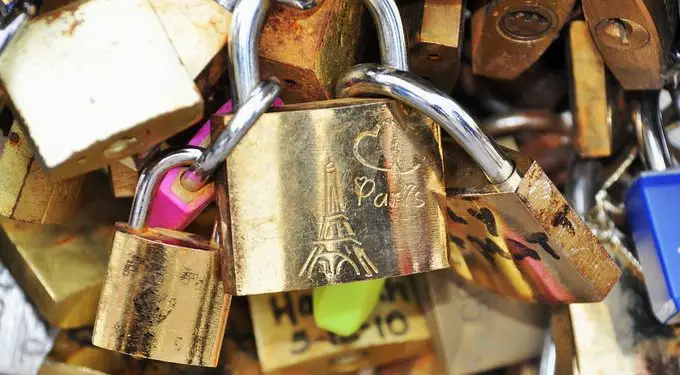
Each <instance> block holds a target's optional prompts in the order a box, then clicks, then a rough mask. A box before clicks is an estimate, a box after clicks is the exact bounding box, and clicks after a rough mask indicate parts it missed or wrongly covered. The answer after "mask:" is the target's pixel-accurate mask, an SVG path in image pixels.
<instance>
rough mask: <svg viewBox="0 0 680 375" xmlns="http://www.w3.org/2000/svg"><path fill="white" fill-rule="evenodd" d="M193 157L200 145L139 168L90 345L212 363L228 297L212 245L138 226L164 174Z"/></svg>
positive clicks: (119, 227)
mask: <svg viewBox="0 0 680 375" xmlns="http://www.w3.org/2000/svg"><path fill="white" fill-rule="evenodd" d="M200 156H201V151H200V150H199V149H195V148H185V149H181V150H178V151H175V152H171V153H168V154H167V155H166V156H164V157H163V158H162V159H160V160H159V161H158V162H157V163H151V164H150V165H149V166H147V167H146V168H145V170H144V171H142V173H141V175H140V176H141V177H140V181H139V184H138V188H137V195H136V196H135V199H134V201H133V205H132V212H131V214H130V220H129V223H128V224H125V223H118V224H117V231H116V233H115V235H114V239H113V248H112V251H111V258H110V260H109V267H108V271H107V273H106V279H105V281H104V287H103V288H102V294H101V298H100V301H99V309H98V311H97V318H96V321H95V325H94V333H93V339H92V343H93V344H94V345H96V346H99V347H102V348H105V349H109V350H115V351H119V352H122V353H125V354H129V355H133V356H137V357H143V358H150V359H156V360H161V361H166V362H174V363H184V364H191V365H196V366H211V367H215V366H216V365H217V359H218V356H219V351H220V348H221V345H222V338H223V335H224V328H225V323H226V315H227V313H228V311H229V303H230V300H231V297H230V296H228V295H226V294H224V291H223V289H222V283H221V281H220V280H219V276H220V275H219V263H220V262H219V259H218V251H217V250H216V249H215V248H213V247H212V245H211V244H209V243H208V242H207V241H205V240H203V239H201V238H199V237H197V236H193V235H190V234H187V233H182V232H178V231H174V230H170V229H163V228H147V227H145V226H144V225H145V222H146V219H147V216H148V212H147V211H148V207H149V204H150V202H151V199H152V196H153V194H154V191H155V190H156V189H157V187H158V184H159V183H160V180H161V179H162V177H163V176H164V175H165V173H167V171H168V170H170V169H171V168H175V167H178V166H187V165H189V164H191V163H193V162H195V161H196V160H197V159H198V158H199V157H200Z"/></svg>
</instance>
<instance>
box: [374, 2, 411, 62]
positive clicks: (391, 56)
mask: <svg viewBox="0 0 680 375" xmlns="http://www.w3.org/2000/svg"><path fill="white" fill-rule="evenodd" d="M364 4H365V5H366V7H367V8H368V11H369V12H370V13H371V17H372V18H373V22H374V23H375V28H376V30H377V31H378V42H379V43H378V44H379V45H380V60H381V62H382V64H383V65H386V66H389V67H392V68H395V69H399V70H404V71H409V70H410V69H409V64H408V48H407V45H406V32H405V31H404V23H403V22H402V20H401V13H400V12H399V7H398V6H397V3H396V2H395V1H394V0H364Z"/></svg>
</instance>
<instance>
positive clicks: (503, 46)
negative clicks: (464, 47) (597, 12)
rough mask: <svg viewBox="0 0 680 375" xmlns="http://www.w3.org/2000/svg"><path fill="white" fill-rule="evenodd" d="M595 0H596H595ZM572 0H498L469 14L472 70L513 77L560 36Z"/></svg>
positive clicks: (520, 72) (489, 75)
mask: <svg viewBox="0 0 680 375" xmlns="http://www.w3.org/2000/svg"><path fill="white" fill-rule="evenodd" d="M596 1H597V0H596ZM575 2H576V1H575V0H561V1H556V0H533V1H529V2H527V1H524V0H498V1H492V2H488V3H487V4H486V5H484V6H482V7H481V8H479V9H477V10H476V11H475V12H474V14H473V15H472V24H471V29H470V32H471V34H472V71H473V72H474V73H475V74H478V75H483V76H487V77H492V78H502V79H514V78H517V76H519V75H520V74H522V73H523V72H524V71H526V70H527V69H528V68H529V67H530V66H531V65H533V64H534V63H535V62H536V61H537V60H538V59H539V57H541V55H543V52H545V50H546V49H547V48H548V47H549V46H550V44H552V42H553V41H554V40H555V39H556V38H557V37H558V36H559V35H560V30H561V29H562V26H564V23H565V22H566V21H567V19H568V18H569V15H570V13H571V10H572V8H573V7H574V3H575Z"/></svg>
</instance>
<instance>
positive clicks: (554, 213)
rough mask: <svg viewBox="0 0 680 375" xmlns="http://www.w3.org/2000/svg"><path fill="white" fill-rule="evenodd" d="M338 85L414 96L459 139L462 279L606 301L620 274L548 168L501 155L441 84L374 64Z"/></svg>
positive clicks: (543, 295)
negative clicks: (550, 176)
mask: <svg viewBox="0 0 680 375" xmlns="http://www.w3.org/2000/svg"><path fill="white" fill-rule="evenodd" d="M338 87H339V88H340V90H341V91H342V93H343V95H362V94H363V95H365V94H367V93H382V94H386V95H389V96H392V97H394V98H398V99H399V100H402V101H405V102H407V103H408V104H409V105H412V106H414V107H416V108H418V109H419V110H421V111H423V113H425V114H427V115H429V116H431V117H432V118H433V119H434V120H435V121H437V123H438V124H440V125H441V126H442V127H444V129H445V130H446V131H447V132H448V133H449V134H450V135H451V136H452V137H453V138H454V139H455V140H456V141H457V142H458V145H459V147H458V148H452V149H448V150H446V151H445V152H446V160H447V165H446V169H445V170H446V171H447V176H446V180H447V196H448V197H447V203H448V207H447V214H448V215H447V216H448V219H449V221H448V223H447V228H448V230H449V239H450V241H451V242H453V243H454V244H455V246H451V247H450V249H449V251H450V258H451V263H452V267H453V268H454V270H456V271H457V272H459V273H460V274H461V276H463V277H466V278H468V279H470V278H473V279H474V280H475V281H479V282H480V283H486V284H487V286H489V287H491V288H492V289H495V290H496V291H498V292H500V293H504V294H508V295H512V296H515V297H518V298H522V299H527V300H539V299H540V300H543V301H548V302H553V303H567V302H579V301H581V302H584V301H589V302H592V301H599V300H602V299H603V298H604V297H605V296H606V295H607V293H608V292H609V290H610V289H611V288H612V287H613V285H614V284H615V283H616V281H617V280H618V277H619V274H620V270H619V269H618V268H617V267H616V265H615V264H614V262H613V261H612V259H611V258H610V257H609V255H608V254H607V252H606V251H605V250H604V248H603V247H602V245H601V244H600V243H599V242H598V241H597V239H596V238H595V236H593V234H592V233H591V232H590V230H588V227H587V226H586V225H585V224H584V223H583V221H581V219H580V218H579V217H578V215H576V214H575V213H574V212H573V210H572V209H571V207H570V206H569V204H568V203H567V202H566V200H565V199H564V197H563V196H562V195H561V194H560V193H559V191H558V190H557V188H556V187H555V186H554V185H553V183H552V182H551V181H550V179H549V178H548V177H547V176H546V175H545V174H544V173H543V171H542V170H541V168H540V167H539V166H538V165H537V164H536V163H535V162H532V161H531V160H527V159H525V158H523V157H522V156H520V155H517V154H516V153H513V152H510V151H509V150H508V151H507V154H508V155H510V157H508V156H506V155H505V154H504V153H501V152H499V150H498V149H497V148H496V146H495V144H494V143H493V141H491V140H490V139H489V138H488V137H487V136H486V134H484V132H482V131H481V130H480V128H479V127H478V126H477V124H476V123H475V122H474V120H473V119H472V118H471V117H470V115H468V114H467V113H466V112H465V111H464V110H463V109H462V108H461V107H460V106H459V105H458V104H457V103H456V102H455V101H453V100H452V99H451V98H449V97H447V96H446V94H444V93H442V92H441V91H439V90H437V89H436V88H435V87H434V86H433V85H432V84H430V83H428V82H427V81H424V80H422V79H418V78H417V77H414V76H413V75H410V74H409V73H407V72H403V71H398V70H395V69H390V68H385V67H380V66H376V65H371V64H366V65H363V66H359V67H357V68H356V69H354V70H353V71H351V72H349V73H348V74H346V75H345V76H343V77H341V78H340V79H339V80H338ZM480 228H481V229H480ZM480 233H481V235H480ZM486 281H489V282H486ZM489 284H491V285H489Z"/></svg>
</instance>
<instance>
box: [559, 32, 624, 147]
mask: <svg viewBox="0 0 680 375" xmlns="http://www.w3.org/2000/svg"><path fill="white" fill-rule="evenodd" d="M568 57H569V62H570V64H569V66H570V69H569V70H568V73H569V75H570V78H571V90H570V99H571V111H572V114H573V118H574V132H573V147H574V149H575V150H576V152H577V153H578V154H579V156H580V157H582V158H601V157H607V156H610V155H611V154H612V153H613V152H614V151H616V149H617V148H618V146H620V144H621V141H622V140H623V139H625V138H626V134H627V132H626V130H627V129H626V126H627V125H628V126H629V123H630V121H629V118H630V115H629V113H628V112H627V110H626V108H627V107H626V101H625V98H624V95H623V89H622V88H621V86H620V85H619V83H618V82H617V81H616V79H614V78H613V77H612V76H611V75H610V74H609V72H608V71H607V70H606V68H605V65H604V60H603V59H602V55H600V52H599V51H598V50H597V47H596V46H595V42H594V41H593V38H592V36H591V35H590V31H589V30H588V25H587V24H586V22H585V21H573V22H571V23H570V24H569V49H568ZM629 128H630V126H629Z"/></svg>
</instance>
